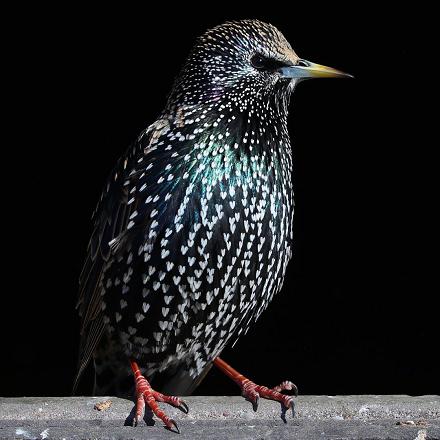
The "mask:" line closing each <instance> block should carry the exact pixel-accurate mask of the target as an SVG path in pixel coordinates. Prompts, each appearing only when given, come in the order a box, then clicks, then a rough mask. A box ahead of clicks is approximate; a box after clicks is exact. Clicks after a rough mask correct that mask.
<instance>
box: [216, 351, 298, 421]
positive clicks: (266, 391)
mask: <svg viewBox="0 0 440 440" xmlns="http://www.w3.org/2000/svg"><path fill="white" fill-rule="evenodd" d="M214 364H215V365H216V366H217V367H218V368H219V369H220V370H221V371H222V372H223V373H225V374H226V375H227V376H228V377H230V378H231V379H232V380H234V381H235V382H236V383H237V385H238V386H239V387H240V388H241V394H242V396H243V397H244V398H246V399H247V400H249V401H250V402H251V403H252V405H253V408H254V411H256V410H257V409H258V402H259V399H260V397H261V398H263V399H270V400H276V401H277V402H280V403H281V404H282V405H283V406H284V408H285V409H286V410H287V409H289V408H292V412H293V413H294V402H293V398H294V396H297V395H298V388H297V387H296V385H295V384H294V383H292V382H290V381H288V380H286V381H284V382H282V383H281V384H280V385H278V386H276V387H273V388H267V387H265V386H262V385H257V384H255V383H254V382H252V381H250V380H249V379H248V378H246V377H244V376H243V375H242V374H240V373H239V372H238V371H237V370H234V368H232V367H231V366H230V365H228V364H227V363H226V362H225V361H223V360H222V359H220V358H216V359H214ZM282 391H292V392H293V396H292V395H287V394H282Z"/></svg>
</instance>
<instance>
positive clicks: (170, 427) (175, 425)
mask: <svg viewBox="0 0 440 440" xmlns="http://www.w3.org/2000/svg"><path fill="white" fill-rule="evenodd" d="M170 424H171V426H168V425H167V428H168V429H169V430H170V431H172V430H173V428H172V425H174V428H175V429H176V432H177V434H180V429H179V427H178V426H177V423H176V421H175V420H173V419H170Z"/></svg>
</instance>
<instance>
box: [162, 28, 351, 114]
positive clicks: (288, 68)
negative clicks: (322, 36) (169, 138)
mask: <svg viewBox="0 0 440 440" xmlns="http://www.w3.org/2000/svg"><path fill="white" fill-rule="evenodd" d="M347 76H350V75H347V74H345V73H343V72H340V71H339V70H336V69H332V68H330V67H325V66H321V65H319V64H315V63H311V62H309V61H306V60H303V59H301V58H299V57H298V55H297V54H296V53H295V52H294V50H293V49H292V47H291V46H290V44H289V42H288V41H287V40H286V38H285V37H284V36H283V34H282V33H281V32H280V31H279V30H278V29H276V28H275V27H274V26H272V25H271V24H267V23H263V22H261V21H259V20H240V21H231V22H227V23H224V24H222V25H220V26H216V27H214V28H212V29H210V30H208V31H207V32H206V33H205V34H203V35H202V36H201V37H199V39H198V40H197V42H196V44H195V46H194V47H193V49H192V51H191V53H190V55H189V57H188V59H187V61H186V63H185V65H184V67H183V70H182V72H181V74H180V76H179V77H178V79H177V81H176V84H175V87H174V90H173V92H172V94H171V96H170V101H171V102H173V103H178V104H179V105H198V104H202V105H213V104H215V103H222V102H223V103H224V102H228V103H230V105H233V104H234V103H236V104H237V105H239V106H241V107H243V106H248V105H250V106H252V105H254V104H255V101H256V100H257V101H261V100H263V101H264V100H266V99H273V98H275V99H277V98H279V99H281V100H282V101H283V102H287V101H288V99H286V98H288V97H289V96H290V93H291V91H292V90H293V89H294V87H295V85H296V84H297V83H298V82H299V81H301V80H303V79H306V78H318V77H347Z"/></svg>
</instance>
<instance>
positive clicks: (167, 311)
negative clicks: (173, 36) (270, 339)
mask: <svg viewBox="0 0 440 440" xmlns="http://www.w3.org/2000/svg"><path fill="white" fill-rule="evenodd" d="M344 76H349V75H346V74H344V73H342V72H340V71H338V70H335V69H332V68H329V67H325V66H320V65H318V64H314V63H311V62H309V61H305V60H303V59H300V58H299V57H298V56H297V55H296V53H295V52H294V51H293V49H292V47H291V46H290V44H289V43H288V42H287V40H286V39H285V38H284V36H283V35H282V34H281V33H280V32H279V31H278V30H277V29H276V28H275V27H274V26H272V25H270V24H266V23H263V22H261V21H258V20H240V21H231V22H227V23H225V24H222V25H220V26H217V27H214V28H213V29H210V30H208V31H207V32H206V33H205V34H204V35H202V36H201V37H199V38H198V40H197V41H196V43H195V45H194V47H193V49H192V51H191V52H190V55H189V57H188V58H187V60H186V62H185V64H184V66H183V69H182V71H181V73H180V75H179V76H178V77H177V79H176V81H175V84H174V87H173V89H172V91H171V93H170V95H169V98H168V101H167V104H166V106H165V109H164V110H163V112H162V113H161V114H160V116H159V117H158V119H157V120H156V121H155V122H154V123H153V124H152V125H150V126H149V127H148V128H147V129H145V130H144V131H143V132H142V133H141V134H140V136H139V137H138V138H137V140H136V141H135V142H134V144H133V145H132V146H131V147H130V148H129V149H128V150H127V152H126V153H125V155H124V156H122V157H121V159H120V160H119V161H118V163H117V164H116V167H115V168H114V170H113V171H112V173H111V175H110V177H109V179H108V181H107V184H106V186H105V188H104V191H103V193H102V196H101V199H100V201H99V203H98V206H97V209H96V211H95V212H94V215H93V223H94V229H93V233H92V236H91V239H90V243H89V247H88V255H87V258H86V261H85V264H84V268H83V271H82V273H81V276H80V297H79V302H78V307H79V312H80V316H81V319H82V329H81V344H80V359H79V366H78V374H77V378H76V381H75V387H76V384H77V382H78V379H79V378H80V376H81V374H82V372H83V371H84V368H85V367H86V365H87V364H88V362H89V361H90V359H93V361H94V364H95V372H96V383H95V392H96V393H105V394H107V393H108V391H111V392H113V393H116V394H121V393H122V392H123V391H124V387H126V383H125V381H126V380H127V378H128V379H129V378H130V375H129V368H130V367H129V366H130V365H131V369H132V371H133V373H134V376H135V392H136V417H135V423H137V421H138V420H139V419H141V418H142V414H143V410H144V408H145V404H147V405H148V406H149V407H150V408H151V409H152V410H153V412H154V413H155V414H156V415H157V416H158V417H160V418H161V419H162V420H163V422H164V423H165V425H166V426H167V427H169V428H172V427H173V426H174V427H176V428H177V425H176V424H175V421H174V420H172V419H170V418H169V417H168V416H166V414H165V413H164V412H163V411H162V410H161V409H159V407H158V406H157V401H162V402H167V403H170V404H172V405H175V406H180V407H181V408H182V409H184V410H187V407H186V405H185V403H184V402H183V401H182V400H181V399H180V398H178V397H173V396H168V395H165V394H161V393H159V392H157V391H155V390H154V389H153V388H152V386H151V385H150V383H151V381H152V380H153V381H154V382H153V383H154V384H156V383H162V386H161V389H162V392H164V393H165V392H166V393H173V394H176V395H177V394H179V395H185V394H189V393H191V392H192V390H193V389H194V388H195V387H196V386H197V385H198V384H199V383H200V381H201V379H202V378H203V377H204V376H205V374H206V372H207V371H208V370H209V368H210V367H211V366H212V365H213V364H214V365H216V366H217V367H219V368H220V369H221V370H222V371H223V372H225V373H226V374H227V375H228V376H229V377H231V378H232V379H233V380H235V381H236V382H237V384H238V385H239V386H240V387H241V389H242V394H243V395H244V396H245V397H247V398H248V399H250V400H251V401H252V402H254V403H255V404H256V402H257V400H258V398H259V397H263V398H270V399H273V400H278V401H280V402H282V403H283V404H284V405H285V406H286V407H290V406H293V397H292V396H288V395H285V394H282V393H281V391H283V390H285V389H290V390H293V391H295V388H296V387H295V386H294V385H293V384H292V383H291V382H288V381H286V382H283V383H282V384H281V385H280V386H279V387H275V388H273V389H268V388H266V387H263V386H259V385H256V384H255V383H253V382H251V381H250V380H248V379H246V378H245V377H244V376H242V375H240V374H239V373H238V372H237V371H235V370H234V369H233V368H232V367H230V366H229V365H228V364H226V363H225V362H224V361H223V360H222V359H220V358H219V355H220V354H221V352H222V350H223V349H224V348H225V347H226V345H228V344H233V343H234V342H235V341H237V339H238V338H239V337H240V335H242V334H243V333H245V332H246V331H247V330H248V329H249V327H250V326H251V325H253V324H254V323H255V321H256V320H257V319H258V317H259V316H260V315H261V313H262V312H263V311H264V310H265V309H266V307H267V306H268V304H269V303H270V301H271V300H272V298H273V297H274V295H275V294H277V293H278V292H279V291H280V290H281V287H282V284H283V279H284V276H285V273H286V267H287V264H288V262H289V260H290V258H291V256H292V216H293V207H294V202H293V190H292V176H291V173H292V152H291V146H290V141H289V134H288V130H287V115H288V105H289V100H290V96H291V93H292V91H293V90H294V88H295V86H296V85H297V84H298V82H299V81H301V80H302V79H304V78H311V77H344ZM138 362H139V364H140V367H139V366H138ZM125 390H126V389H125Z"/></svg>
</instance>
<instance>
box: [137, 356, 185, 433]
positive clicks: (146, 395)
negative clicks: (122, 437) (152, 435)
mask: <svg viewBox="0 0 440 440" xmlns="http://www.w3.org/2000/svg"><path fill="white" fill-rule="evenodd" d="M130 365H131V369H132V371H133V374H134V380H135V383H136V415H135V418H134V425H135V426H136V425H137V424H138V422H139V420H142V418H143V416H144V410H145V404H147V405H148V407H149V408H150V409H151V411H153V413H154V414H156V416H157V417H159V419H161V420H162V421H163V422H164V423H165V425H166V426H167V427H168V428H169V429H172V428H173V427H175V428H176V430H177V432H179V428H178V427H177V423H176V422H175V421H174V420H173V419H170V418H169V417H168V416H167V415H166V414H165V413H164V412H163V411H162V410H161V409H160V408H159V405H158V404H157V402H165V403H169V404H170V405H173V406H176V407H180V408H181V409H183V411H184V412H188V405H187V404H186V403H185V402H184V401H183V400H182V399H180V398H179V397H174V396H165V395H164V394H162V393H159V392H157V391H154V390H153V388H151V385H150V384H149V383H148V381H147V379H145V377H144V376H142V374H141V371H140V369H139V367H138V364H137V363H136V362H135V361H133V360H130Z"/></svg>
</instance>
